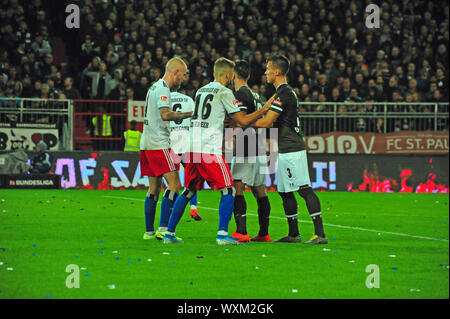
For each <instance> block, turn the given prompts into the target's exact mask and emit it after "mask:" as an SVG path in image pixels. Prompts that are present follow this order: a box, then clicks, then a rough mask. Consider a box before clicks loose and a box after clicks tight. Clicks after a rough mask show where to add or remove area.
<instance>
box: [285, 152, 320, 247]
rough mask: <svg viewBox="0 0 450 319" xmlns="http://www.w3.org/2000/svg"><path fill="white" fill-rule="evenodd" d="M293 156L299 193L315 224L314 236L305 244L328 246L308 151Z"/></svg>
mask: <svg viewBox="0 0 450 319" xmlns="http://www.w3.org/2000/svg"><path fill="white" fill-rule="evenodd" d="M293 156H294V157H295V158H294V161H295V166H296V171H295V175H296V177H297V179H296V184H297V185H299V186H300V187H299V189H298V190H297V193H298V194H299V195H300V196H301V197H302V198H303V199H304V200H305V203H306V208H307V209H308V212H309V214H310V216H311V218H312V220H313V223H314V235H313V236H312V237H311V239H310V240H309V241H307V242H305V244H326V243H328V240H327V238H326V237H325V233H324V230H323V223H322V213H321V208H320V200H319V198H318V197H317V195H316V193H314V191H313V189H312V188H311V182H310V180H309V171H308V160H307V155H306V151H300V152H296V153H294V154H293Z"/></svg>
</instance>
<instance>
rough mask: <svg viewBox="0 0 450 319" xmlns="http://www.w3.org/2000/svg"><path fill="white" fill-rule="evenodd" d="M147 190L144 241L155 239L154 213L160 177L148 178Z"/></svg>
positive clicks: (159, 189) (159, 187)
mask: <svg viewBox="0 0 450 319" xmlns="http://www.w3.org/2000/svg"><path fill="white" fill-rule="evenodd" d="M148 180H149V188H148V192H147V195H146V197H145V204H144V212H145V234H144V239H151V238H154V237H155V226H154V223H155V213H156V205H157V203H158V198H159V193H160V191H161V181H162V180H161V177H154V176H149V177H148Z"/></svg>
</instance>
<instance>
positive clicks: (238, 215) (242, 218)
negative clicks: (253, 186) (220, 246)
mask: <svg viewBox="0 0 450 319" xmlns="http://www.w3.org/2000/svg"><path fill="white" fill-rule="evenodd" d="M233 183H234V188H235V189H236V196H235V197H234V205H233V213H234V220H235V222H236V233H237V234H236V236H239V237H243V236H245V235H247V217H246V216H247V203H246V202H245V197H244V190H245V184H244V183H243V182H242V181H240V180H234V181H233ZM241 235H242V236H241ZM236 236H235V234H233V237H234V238H236Z"/></svg>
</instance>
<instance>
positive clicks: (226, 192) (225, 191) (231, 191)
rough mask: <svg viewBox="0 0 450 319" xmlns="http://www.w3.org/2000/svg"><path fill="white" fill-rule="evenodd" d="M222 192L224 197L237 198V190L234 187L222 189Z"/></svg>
mask: <svg viewBox="0 0 450 319" xmlns="http://www.w3.org/2000/svg"><path fill="white" fill-rule="evenodd" d="M220 192H221V193H222V196H223V195H231V196H233V197H235V196H236V189H235V188H234V187H233V186H231V187H227V188H222V189H221V190H220Z"/></svg>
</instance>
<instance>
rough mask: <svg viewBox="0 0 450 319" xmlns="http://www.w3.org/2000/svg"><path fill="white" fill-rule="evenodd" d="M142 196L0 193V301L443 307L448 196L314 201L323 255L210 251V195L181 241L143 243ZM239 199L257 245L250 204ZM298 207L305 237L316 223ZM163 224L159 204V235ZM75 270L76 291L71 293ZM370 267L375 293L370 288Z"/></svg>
mask: <svg viewBox="0 0 450 319" xmlns="http://www.w3.org/2000/svg"><path fill="white" fill-rule="evenodd" d="M145 194H146V192H145V191H82V190H60V191H57V190H55V191H49V190H1V191H0V298H1V299H8V298H14V299H15V298H20V299H28V298H32V299H65V298H75V299H78V298H94V299H96V298H107V299H110V298H122V299H124V298H133V299H141V298H150V299H218V298H224V299H309V298H317V299H320V298H327V299H335V298H346V299H349V298H368V299H372V298H374V299H378V298H383V299H384V298H393V299H394V298H395V299H397V298H402V299H403V298H406V299H410V298H421V299H423V298H449V266H448V265H449V241H448V239H449V227H448V223H449V206H448V204H449V195H448V194H442V195H441V194H398V193H395V194H370V193H341V192H319V193H318V196H319V198H320V199H321V203H322V211H323V219H324V223H325V232H326V234H327V237H328V239H329V244H328V245H318V246H307V245H303V244H276V243H248V244H245V245H242V246H217V245H216V244H215V235H216V231H217V226H218V211H217V207H218V202H219V199H220V194H219V193H218V192H213V191H202V192H200V193H199V197H198V201H199V204H198V206H199V211H200V214H201V216H202V217H203V220H202V221H194V220H193V219H191V218H190V217H189V214H188V213H187V211H186V213H185V214H184V216H183V218H182V220H181V221H180V224H179V226H178V228H177V235H178V236H180V237H182V238H183V240H184V241H185V242H184V243H183V244H162V243H161V242H160V241H157V240H151V241H144V240H143V239H142V235H143V232H144V213H143V206H144V197H145ZM245 197H246V199H247V205H248V217H247V224H248V230H249V233H250V235H251V236H252V235H254V234H255V233H256V232H257V229H258V222H257V221H258V219H257V213H256V201H255V199H254V198H253V196H252V195H251V193H250V192H246V194H245ZM160 199H161V197H160ZM269 199H270V202H271V205H272V212H271V219H270V235H271V237H272V240H274V239H278V238H280V237H282V236H284V235H286V233H287V230H288V227H287V222H286V219H285V217H284V212H283V209H282V202H281V199H280V197H279V195H278V194H277V193H276V192H271V193H269ZM297 201H298V205H299V219H300V223H299V227H300V233H301V235H303V239H304V240H306V239H309V237H310V236H311V234H312V232H313V225H312V222H311V219H310V217H309V215H308V213H307V210H306V207H305V204H304V202H303V200H302V199H301V198H300V197H298V196H297ZM158 219H159V205H158V209H157V217H156V221H155V224H156V226H157V225H158ZM234 229H235V223H234V219H232V220H231V222H230V232H231V231H232V230H234ZM71 264H74V265H76V267H78V269H79V271H80V276H79V284H80V287H79V288H68V287H67V286H66V279H67V278H68V276H70V275H73V274H74V273H73V272H66V267H67V266H68V265H71ZM372 264H373V265H376V266H377V267H378V270H379V277H378V278H379V288H376V287H374V288H368V287H367V286H366V280H368V279H367V278H368V276H370V275H374V274H375V273H374V272H366V267H367V266H368V265H372Z"/></svg>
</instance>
